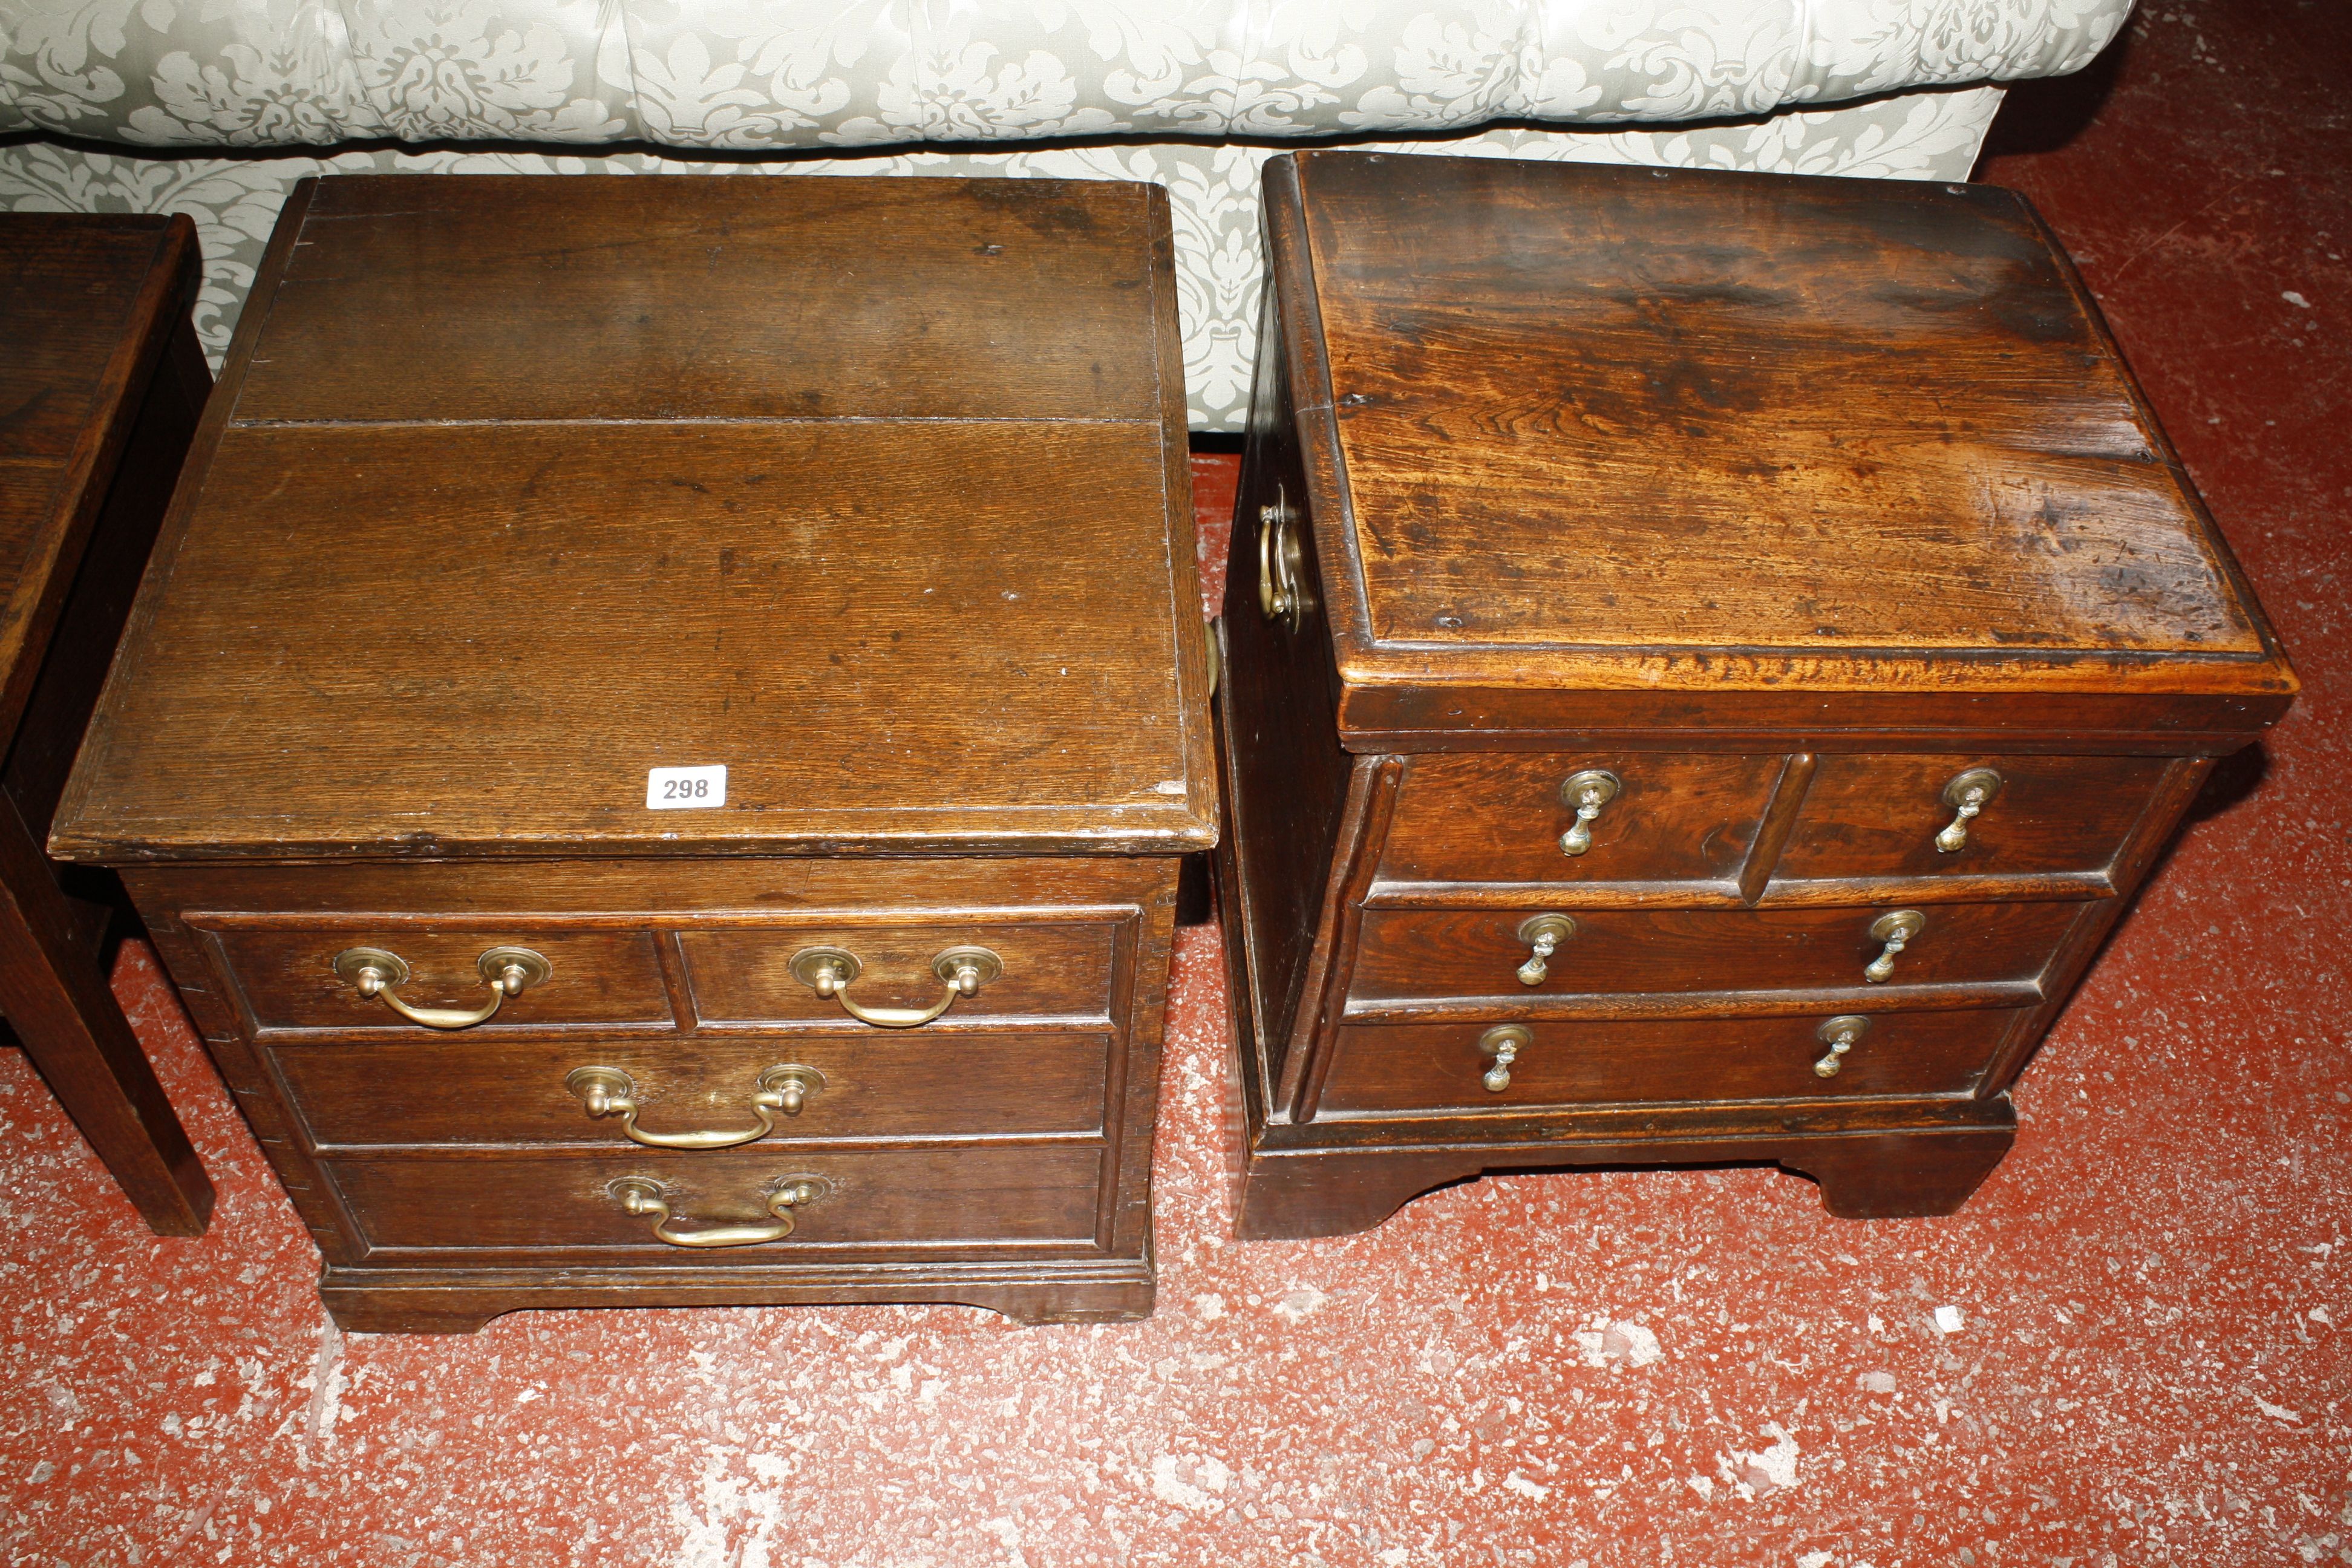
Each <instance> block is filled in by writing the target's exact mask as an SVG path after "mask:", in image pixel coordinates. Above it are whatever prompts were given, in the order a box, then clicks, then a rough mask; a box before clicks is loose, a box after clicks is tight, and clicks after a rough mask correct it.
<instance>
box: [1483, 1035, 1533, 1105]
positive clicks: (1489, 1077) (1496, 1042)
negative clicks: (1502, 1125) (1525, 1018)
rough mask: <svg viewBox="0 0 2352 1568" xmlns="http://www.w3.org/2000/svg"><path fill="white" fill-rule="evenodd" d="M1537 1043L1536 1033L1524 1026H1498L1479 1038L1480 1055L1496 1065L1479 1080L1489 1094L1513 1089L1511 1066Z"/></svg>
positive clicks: (1487, 1070)
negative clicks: (1522, 1053)
mask: <svg viewBox="0 0 2352 1568" xmlns="http://www.w3.org/2000/svg"><path fill="white" fill-rule="evenodd" d="M1535 1043H1536V1037H1535V1034H1534V1031H1532V1030H1530V1029H1528V1027H1527V1026H1525V1025H1522V1024H1498V1025H1496V1026H1495V1027H1493V1028H1491V1029H1489V1030H1487V1031H1486V1033H1485V1034H1483V1035H1481V1036H1479V1037H1478V1054H1479V1055H1480V1056H1482V1057H1486V1058H1488V1059H1489V1060H1491V1061H1492V1062H1493V1063H1494V1064H1495V1065H1494V1066H1492V1067H1490V1068H1487V1069H1486V1075H1485V1076H1484V1077H1482V1078H1480V1079H1479V1080H1478V1081H1479V1082H1480V1083H1483V1084H1485V1085H1486V1092H1487V1093H1488V1094H1500V1093H1502V1092H1503V1091H1504V1090H1505V1089H1508V1088H1510V1087H1511V1064H1512V1063H1514V1062H1516V1061H1517V1060H1518V1059H1519V1053H1520V1052H1521V1051H1524V1050H1526V1049H1527V1048H1528V1047H1529V1046H1532V1045H1534V1044H1535Z"/></svg>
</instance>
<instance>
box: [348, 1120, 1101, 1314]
mask: <svg viewBox="0 0 2352 1568" xmlns="http://www.w3.org/2000/svg"><path fill="white" fill-rule="evenodd" d="M1101 1163H1102V1152H1101V1151H1100V1150H1098V1149H1090V1148H1061V1147H1055V1146H1050V1145H1048V1146H1037V1145H1029V1146H1021V1147H1006V1148H973V1147H970V1146H962V1147H955V1148H946V1149H891V1150H864V1149H861V1150H843V1149H822V1150H808V1149H789V1148H773V1149H771V1148H762V1147H760V1146H757V1145H754V1146H751V1147H748V1148H742V1149H720V1150H701V1151H696V1152H688V1153H680V1152H671V1151H666V1150H659V1149H636V1148H631V1149H626V1150H616V1151H614V1152H609V1153H595V1154H565V1155H562V1156H556V1155H528V1154H496V1155H492V1154H485V1155H478V1156H471V1157H449V1156H443V1157H437V1158H427V1157H416V1158H408V1159H397V1160H394V1159H343V1160H337V1161H334V1162H332V1163H330V1164H328V1165H327V1166H326V1167H325V1168H326V1169H327V1171H328V1172H329V1173H330V1174H331V1177H332V1179H333V1181H334V1183H335V1185H336V1187H337V1188H338V1190H340V1191H341V1193H342V1194H343V1195H344V1196H345V1198H346V1199H347V1200H348V1201H349V1202H350V1203H351V1204H352V1206H353V1208H354V1209H355V1210H356V1211H357V1212H358V1213H360V1214H361V1215H364V1216H366V1217H365V1219H364V1220H363V1222H362V1231H363V1234H364V1236H365V1237H366V1239H367V1243H368V1245H369V1247H371V1248H372V1249H373V1251H375V1252H377V1253H379V1254H383V1253H392V1254H398V1253H404V1252H411V1251H433V1252H441V1253H447V1252H454V1251H462V1252H464V1253H467V1254H468V1255H470V1256H469V1257H468V1258H467V1261H468V1262H470V1263H472V1264H474V1265H475V1266H477V1267H482V1268H488V1267H491V1266H494V1265H495V1264H496V1263H497V1262H498V1261H499V1256H500V1255H501V1254H505V1255H509V1256H511V1255H513V1254H517V1253H539V1254H541V1255H542V1256H541V1258H538V1259H535V1261H538V1262H540V1263H541V1266H542V1267H545V1266H549V1265H551V1264H553V1263H554V1262H556V1261H557V1260H558V1258H561V1257H562V1256H563V1255H567V1254H568V1255H571V1256H573V1257H582V1258H583V1260H584V1256H585V1255H587V1254H589V1253H591V1252H609V1251H613V1250H616V1249H617V1250H625V1251H627V1252H628V1253H630V1254H631V1255H632V1256H630V1257H629V1258H628V1259H627V1261H628V1262H629V1263H630V1264H631V1265H633V1266H634V1267H637V1268H653V1269H656V1270H658V1269H660V1268H663V1267H665V1266H666V1265H669V1264H678V1265H683V1266H688V1267H692V1266H695V1265H698V1264H703V1263H707V1262H709V1261H710V1260H711V1258H710V1254H709V1252H708V1251H706V1250H704V1249H701V1248H698V1247H673V1246H670V1245H668V1244H667V1243H664V1242H661V1241H658V1240H656V1239H655V1238H654V1237H653V1236H652V1234H651V1229H652V1223H653V1222H652V1221H650V1220H648V1219H646V1218H643V1217H640V1216H637V1215H630V1214H628V1213H626V1212H625V1211H624V1210H623V1209H622V1207H621V1205H620V1204H619V1203H618V1202H616V1201H615V1200H614V1198H613V1196H612V1195H611V1193H610V1191H609V1186H610V1184H611V1183H612V1182H614V1180H616V1179H618V1178H621V1177H624V1176H646V1177H649V1178H651V1179H653V1180H654V1181H656V1182H659V1183H661V1184H664V1185H665V1186H667V1187H668V1188H669V1189H670V1190H671V1192H672V1193H673V1194H675V1195H674V1196H673V1198H672V1199H671V1207H672V1213H673V1214H674V1215H675V1216H676V1221H675V1228H676V1229H677V1230H679V1231H683V1232H687V1233H691V1232H693V1231H696V1230H698V1229H703V1228H706V1227H709V1226H734V1225H756V1224H761V1223H764V1222H765V1220H766V1214H765V1208H764V1205H765V1203H766V1198H767V1193H768V1190H769V1188H770V1186H771V1184H773V1183H775V1182H777V1181H779V1180H781V1179H783V1178H785V1177H789V1176H799V1175H814V1176H821V1177H823V1178H824V1180H826V1181H827V1182H829V1183H830V1184H832V1186H833V1191H832V1192H830V1193H829V1194H826V1195H825V1196H824V1197H823V1198H822V1199H820V1200H819V1201H818V1202H816V1203H814V1204H811V1205H809V1206H808V1208H807V1209H806V1210H805V1211H803V1212H800V1213H797V1214H796V1215H794V1219H795V1220H796V1222H797V1225H796V1228H795V1229H794V1231H793V1235H792V1236H791V1237H788V1238H786V1239H784V1240H782V1241H775V1242H768V1243H762V1244H759V1245H757V1246H755V1247H730V1248H727V1249H725V1250H726V1251H727V1252H728V1253H730V1254H731V1255H732V1257H731V1258H730V1259H729V1260H730V1261H737V1262H741V1261H750V1260H753V1259H756V1260H759V1261H762V1262H767V1263H773V1264H784V1265H789V1264H790V1263H791V1262H792V1261H793V1258H795V1257H796V1256H798V1255H800V1254H803V1253H805V1252H808V1251H811V1250H813V1249H816V1248H821V1247H832V1248H836V1249H837V1248H840V1247H861V1248H873V1247H888V1246H893V1245H896V1246H906V1245H908V1244H915V1245H918V1246H920V1247H924V1248H925V1249H926V1250H929V1249H931V1248H937V1247H954V1248H956V1249H958V1250H961V1251H970V1250H975V1249H978V1250H985V1249H987V1248H990V1247H1003V1246H1006V1245H1015V1246H1017V1245H1020V1244H1024V1243H1027V1244H1036V1243H1059V1244H1060V1245H1061V1246H1062V1247H1065V1248H1070V1247H1083V1248H1085V1249H1087V1250H1088V1251H1091V1250H1093V1243H1094V1235H1095V1220H1096V1199H1097V1185H1098V1181H1097V1177H1098V1173H1099V1170H1100V1167H1101ZM549 1254H553V1255H556V1256H555V1257H548V1256H546V1255H549ZM382 1260H383V1262H385V1263H392V1262H395V1261H397V1258H383V1259H382ZM648 1283H650V1281H649V1282H648Z"/></svg>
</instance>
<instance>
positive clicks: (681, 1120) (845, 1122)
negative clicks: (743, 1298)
mask: <svg viewBox="0 0 2352 1568" xmlns="http://www.w3.org/2000/svg"><path fill="white" fill-rule="evenodd" d="M852 1027H853V1028H858V1029H859V1030H860V1032H858V1033H854V1034H853V1033H846V1032H843V1031H829V1032H826V1033H824V1034H816V1033H805V1034H796V1035H793V1037H790V1038H789V1039H775V1038H743V1037H725V1036H721V1037H711V1036H702V1037H695V1038H689V1039H665V1038H651V1039H648V1038H646V1037H643V1036H639V1037H635V1038H630V1037H617V1038H614V1039H609V1040H580V1039H560V1040H538V1041H522V1040H499V1041H477V1040H471V1039H467V1038H464V1037H438V1038H425V1039H402V1040H398V1041H386V1042H384V1043H383V1044H380V1045H377V1044H369V1045H281V1046H278V1047H274V1048H273V1049H272V1050H271V1053H270V1055H271V1058H272V1060H273V1061H274V1062H275V1063H276V1065H277V1068H278V1073H279V1075H280V1076H281V1077H282V1078H283V1079H284V1080H285V1083H286V1086H287V1089H288V1091H289V1098H290V1099H291V1100H292V1101H293V1104H294V1107H295V1110H297V1112H298V1113H299V1116H300V1118H301V1120H302V1122H303V1124H304V1126H305V1128H306V1129H307V1130H308V1131H309V1133H310V1138H311V1141H312V1142H314V1143H315V1144H316V1145H318V1146H319V1147H320V1149H321V1150H322V1151H326V1152H334V1151H337V1150H341V1149H363V1148H370V1147H397V1146H404V1145H419V1144H425V1145H430V1144H446V1145H452V1146H467V1145H484V1144H512V1143H546V1144H569V1145H589V1146H601V1145H610V1146H614V1147H616V1148H621V1149H626V1148H628V1147H630V1146H631V1144H632V1138H631V1131H630V1130H631V1128H632V1127H634V1128H635V1131H636V1132H637V1133H639V1134H641V1135H642V1136H643V1137H645V1138H648V1139H652V1140H656V1141H658V1140H664V1139H667V1140H670V1141H672V1142H676V1141H677V1139H679V1138H680V1137H682V1136H687V1135H692V1134H706V1135H709V1141H711V1142H716V1141H718V1140H719V1139H720V1138H743V1137H747V1136H754V1135H756V1138H757V1139H758V1140H759V1141H766V1142H779V1141H788V1140H792V1141H797V1140H803V1139H828V1138H887V1139H898V1138H959V1137H987V1136H1005V1135H1034V1134H1051V1133H1099V1132H1100V1131H1101V1130H1102V1121H1103V1092H1104V1080H1105V1077H1106V1073H1107V1068H1108V1051H1109V1048H1110V1042H1111V1037H1110V1036H1108V1034H1102V1033H1077V1032H1073V1033H1048V1034H982V1033H977V1032H967V1033H962V1034H951V1035H947V1034H935V1033H926V1032H925V1031H923V1030H921V1029H908V1030H890V1031H882V1030H871V1029H863V1028H862V1026H852ZM420 1032H421V1031H420ZM592 1090H602V1091H603V1100H602V1101H601V1102H600V1104H601V1106H602V1110H601V1113H597V1114H592V1110H591V1103H590V1093H591V1091H592ZM763 1092H765V1093H766V1094H768V1095H769V1096H770V1097H771V1099H770V1103H768V1104H766V1105H764V1106H762V1105H760V1104H757V1103H755V1098H754V1097H755V1096H759V1095H761V1094H762V1093H763ZM624 1100H625V1102H626V1103H625V1104H623V1103H619V1102H621V1101H624ZM778 1101H781V1102H782V1103H777V1102H778ZM632 1109H633V1110H634V1114H632V1113H631V1112H632ZM763 1121H764V1122H765V1123H766V1124H767V1125H768V1126H770V1127H772V1131H768V1132H766V1133H764V1134H763V1133H761V1126H762V1123H763Z"/></svg>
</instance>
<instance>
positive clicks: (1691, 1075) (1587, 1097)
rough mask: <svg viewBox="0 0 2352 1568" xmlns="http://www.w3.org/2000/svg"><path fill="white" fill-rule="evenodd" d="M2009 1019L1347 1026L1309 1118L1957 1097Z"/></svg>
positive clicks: (1992, 1015)
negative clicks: (1317, 1105)
mask: <svg viewBox="0 0 2352 1568" xmlns="http://www.w3.org/2000/svg"><path fill="white" fill-rule="evenodd" d="M2021 1016H2022V1014H2021V1013H2019V1012H2016V1011H2014V1010H2010V1011H1998V1012H1958V1013H1885V1014H1880V1015H1878V1016H1870V1015H1869V1014H1867V1013H1864V1012H1861V1011H1859V1010H1857V1012H1856V1013H1854V1014H1853V1015H1848V1016H1832V1015H1829V1014H1823V1015H1822V1016H1818V1017H1787V1018H1671V1019H1641V1020H1609V1021H1606V1022H1594V1023H1582V1022H1579V1023H1553V1022H1545V1021H1540V1020H1539V1021H1537V1022H1534V1023H1528V1024H1517V1025H1495V1026H1487V1025H1479V1024H1401V1025H1371V1026H1366V1025H1352V1026H1348V1027H1346V1028H1343V1029H1341V1030H1340V1031H1339V1040H1338V1042H1337V1044H1336V1047H1335V1053H1336V1054H1335V1055H1334V1057H1333V1058H1332V1062H1331V1072H1330V1077H1329V1078H1328V1079H1327V1080H1326V1081H1325V1084H1324V1087H1323V1096H1322V1100H1321V1104H1320V1108H1319V1109H1318V1111H1317V1113H1316V1114H1317V1115H1318V1117H1321V1118H1327V1119H1328V1118H1331V1117H1345V1116H1351V1115H1398V1114H1410V1113H1412V1112H1416V1111H1419V1112H1431V1113H1445V1112H1456V1111H1459V1112H1471V1111H1482V1110H1540V1109H1543V1108H1546V1107H1551V1106H1580V1105H1622V1104H1644V1103H1669V1104H1672V1103H1686V1104H1700V1103H1711V1102H1715V1101H1719V1100H1820V1099H1825V1098H1837V1097H1852V1096H1867V1095H1929V1094H1965V1093H1968V1092H1969V1090H1970V1089H1973V1088H1974V1087H1975V1085H1976V1079H1977V1075H1978V1074H1979V1073H1980V1072H1982V1071H1983V1070H1984V1068H1985V1067H1986V1065H1987V1064H1988V1063H1990V1061H1991V1059H1992V1057H1993V1053H1994V1051H1995V1050H1997V1049H1998V1048H1999V1047H2000V1042H2001V1041H2002V1039H2003V1038H2005V1037H2007V1035H2008V1033H2009V1029H2010V1026H2011V1025H2012V1024H2014V1023H2015V1022H2016V1021H2017V1019H2018V1018H2020V1017H2021ZM1857 1021H1858V1025H1859V1026H1857ZM1842 1042H1843V1045H1844V1047H1845V1048H1844V1049H1843V1050H1840V1049H1838V1048H1837V1047H1838V1046H1839V1045H1840V1043H1842ZM1824 1068H1829V1069H1831V1070H1827V1071H1824V1070H1823V1069H1824Z"/></svg>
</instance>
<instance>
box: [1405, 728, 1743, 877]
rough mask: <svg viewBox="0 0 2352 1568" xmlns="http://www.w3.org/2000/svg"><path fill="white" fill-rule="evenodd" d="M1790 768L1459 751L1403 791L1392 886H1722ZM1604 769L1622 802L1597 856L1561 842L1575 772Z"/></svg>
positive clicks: (1630, 756)
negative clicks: (1563, 790)
mask: <svg viewBox="0 0 2352 1568" xmlns="http://www.w3.org/2000/svg"><path fill="white" fill-rule="evenodd" d="M1783 763H1784V759H1783V758H1780V757H1777V756H1766V757H1748V756H1740V755H1738V754H1736V753H1732V754H1713V755H1710V754H1706V753H1703V752H1702V753H1687V752H1686V753H1683V754H1679V755H1678V754H1676V753H1674V752H1528V753H1514V752H1453V753H1446V754H1443V755H1430V756H1419V757H1414V758H1413V759H1412V761H1411V762H1410V763H1408V764H1407V766H1406V769H1405V776H1404V782H1403V783H1402V784H1401V785H1400V786H1399V788H1398V792H1397V807H1396V820H1395V822H1394V824H1393V826H1391V831H1390V837H1389V842H1388V846H1387V847H1386V849H1385V850H1384V851H1383V853H1382V856H1381V879H1383V880H1396V881H1413V882H1436V881H1464V882H1563V883H1583V882H1674V881H1721V880H1723V879H1726V878H1730V877H1736V876H1738V873H1739V870H1740V868H1741V866H1742V865H1743V864H1745V862H1746V860H1747V858H1748V848H1749V846H1750V845H1751V844H1752V843H1753V842H1754V840H1755V837H1756V832H1757V827H1758V826H1759V824H1760V823H1761V821H1762V820H1763V816H1764V809H1765V806H1766V805H1767V804H1768V803H1769V801H1770V800H1771V798H1772V786H1773V784H1774V782H1775V781H1776V780H1778V778H1779V777H1780V770H1781V767H1782V765H1783ZM1588 768H1597V769H1604V770H1606V771H1608V772H1610V773H1614V774H1615V775H1616V777H1617V779H1618V782H1619V785H1620V787H1619V790H1618V793H1617V796H1616V798H1615V799H1613V800H1612V801H1610V802H1609V803H1608V804H1607V805H1603V806H1602V807H1601V815H1600V816H1596V817H1594V818H1593V819H1592V820H1591V823H1590V824H1589V825H1588V831H1589V832H1590V833H1591V847H1589V848H1588V849H1586V851H1585V852H1584V853H1583V854H1581V855H1570V854H1567V853H1565V852H1564V851H1562V850H1561V848H1560V847H1559V839H1560V835H1561V834H1563V833H1565V832H1566V831H1567V830H1568V829H1569V828H1570V826H1572V825H1573V824H1574V823H1575V821H1576V813H1575V811H1574V810H1573V809H1572V808H1570V806H1569V805H1565V804H1563V803H1562V801H1561V800H1560V785H1561V784H1562V783H1564V782H1565V781H1566V780H1567V779H1568V777H1569V776H1570V774H1571V773H1578V772H1580V771H1582V770H1585V769H1588Z"/></svg>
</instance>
